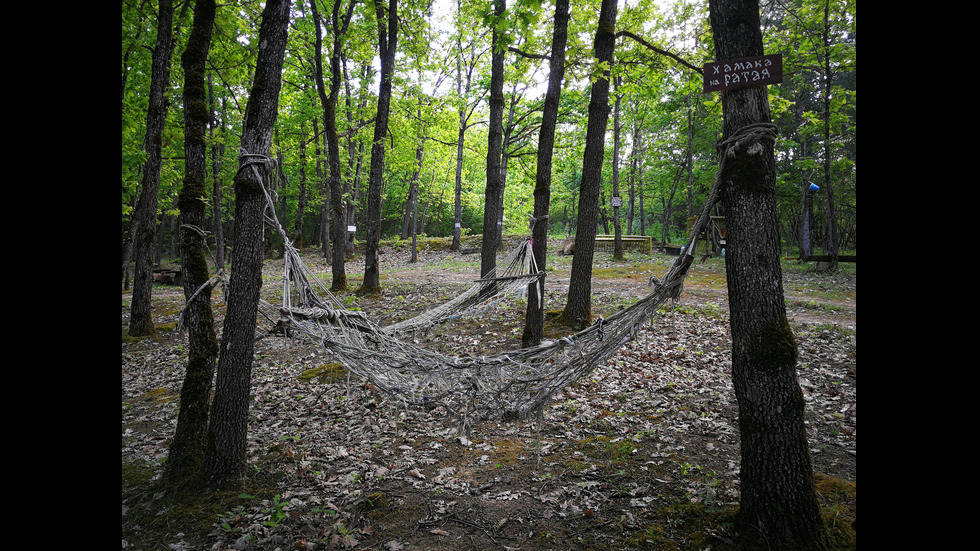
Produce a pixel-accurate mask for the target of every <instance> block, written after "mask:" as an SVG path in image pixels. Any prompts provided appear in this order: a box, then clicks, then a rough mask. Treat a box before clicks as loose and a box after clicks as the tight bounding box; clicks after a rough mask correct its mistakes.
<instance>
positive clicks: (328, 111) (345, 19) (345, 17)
mask: <svg viewBox="0 0 980 551" xmlns="http://www.w3.org/2000/svg"><path fill="white" fill-rule="evenodd" d="M340 4H341V2H340V1H339V0H337V1H335V2H334V5H333V14H332V16H331V18H330V28H331V34H332V35H333V49H332V51H331V54H330V74H331V80H330V95H329V97H328V96H327V93H326V89H325V86H324V79H323V62H322V61H321V57H322V56H321V55H320V51H321V50H322V39H321V37H320V13H319V11H318V10H317V7H316V1H315V0H310V8H311V9H312V11H313V20H314V22H315V24H316V87H317V92H318V94H319V95H320V103H321V105H322V106H323V127H324V133H325V138H324V140H325V141H326V148H327V160H328V163H329V165H330V175H329V178H328V186H327V187H328V188H329V190H330V208H331V210H332V211H333V217H332V221H333V229H332V231H331V232H330V234H331V237H332V238H333V250H332V252H331V254H330V262H331V266H330V271H331V273H332V282H331V285H330V290H331V291H333V292H337V291H343V290H346V289H347V271H346V266H345V263H344V261H345V259H346V256H347V255H346V254H345V253H344V250H345V249H346V247H347V232H346V228H345V227H344V226H345V225H346V223H347V217H346V215H345V213H344V210H345V209H344V200H343V190H342V189H341V186H342V183H341V175H340V136H338V134H337V100H338V98H339V97H340V85H341V71H340V53H341V47H342V41H341V38H342V37H343V35H344V34H346V32H347V27H348V25H349V24H350V20H351V16H352V15H353V13H354V6H355V4H356V3H355V2H351V3H350V4H348V7H347V11H346V13H343V14H341V12H340ZM324 222H326V220H324Z"/></svg>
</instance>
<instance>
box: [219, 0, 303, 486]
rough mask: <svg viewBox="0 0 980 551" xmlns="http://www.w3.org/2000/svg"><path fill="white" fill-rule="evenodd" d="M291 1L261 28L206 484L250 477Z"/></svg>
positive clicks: (278, 2)
mask: <svg viewBox="0 0 980 551" xmlns="http://www.w3.org/2000/svg"><path fill="white" fill-rule="evenodd" d="M290 3H291V2H289V0H268V1H267V2H266V5H265V9H264V10H263V12H262V25H261V27H260V28H259V51H258V57H257V59H256V65H255V74H254V78H253V82H252V90H251V93H250V95H249V100H248V105H247V106H246V108H245V120H244V125H243V132H242V141H241V148H242V150H243V153H242V154H241V155H240V156H239V168H238V173H237V174H236V175H235V254H234V256H233V257H232V266H231V278H230V281H229V291H228V309H227V313H226V315H225V321H224V325H223V330H222V334H221V351H220V356H219V358H218V376H217V380H216V384H215V393H214V405H213V407H212V410H211V420H210V425H209V428H208V440H207V450H206V454H205V476H206V479H205V480H206V485H207V487H208V488H210V489H214V490H233V489H238V488H240V487H241V484H242V482H243V479H244V475H245V466H246V463H245V460H246V453H245V452H246V444H247V434H248V404H249V390H250V383H251V376H252V358H253V353H254V349H253V343H254V340H255V324H256V315H257V311H258V302H259V289H260V288H261V287H262V234H263V222H264V214H265V209H266V208H267V206H268V203H267V201H266V192H267V189H266V187H267V186H268V185H269V179H270V178H271V177H272V175H273V170H272V169H271V167H270V163H269V160H268V158H267V156H268V154H269V148H270V146H271V144H272V132H273V128H274V126H275V122H276V116H277V114H278V111H279V91H280V88H281V86H282V79H281V75H282V66H283V57H284V54H285V49H286V34H287V30H288V26H289V7H290Z"/></svg>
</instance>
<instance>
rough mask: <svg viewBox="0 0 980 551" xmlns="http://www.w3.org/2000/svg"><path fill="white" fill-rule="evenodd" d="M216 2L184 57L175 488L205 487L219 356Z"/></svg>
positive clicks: (207, 1)
mask: <svg viewBox="0 0 980 551" xmlns="http://www.w3.org/2000/svg"><path fill="white" fill-rule="evenodd" d="M214 16H215V0H197V2H196V3H195V5H194V24H193V27H192V29H191V35H190V38H189V39H188V41H187V48H186V49H185V50H184V54H183V56H182V57H181V64H182V66H183V69H184V157H185V160H184V184H183V186H182V187H181V190H180V194H179V196H178V197H177V205H178V207H179V208H180V249H181V250H180V257H181V261H182V263H183V285H184V297H185V298H186V300H187V306H186V310H185V312H184V324H185V325H186V327H187V331H188V358H187V371H186V372H185V373H184V383H183V386H182V387H181V390H180V414H179V415H178V417H177V428H176V430H175V431H174V438H173V443H171V445H170V454H169V456H168V457H167V463H166V469H165V470H164V484H165V485H166V486H167V487H169V488H170V489H172V490H177V491H182V490H185V489H191V488H200V487H201V485H200V484H199V482H201V480H202V475H203V466H204V444H205V441H206V436H207V427H208V407H209V405H210V397H211V379H212V377H213V376H214V366H215V361H216V359H217V356H218V342H217V338H216V337H215V329H214V314H213V313H212V311H211V285H210V283H209V281H208V280H209V279H210V274H209V273H208V259H207V255H206V254H205V247H204V246H205V243H204V238H205V234H204V231H203V228H204V226H205V223H206V221H207V208H206V203H205V201H206V198H207V182H206V173H207V170H206V166H207V151H206V150H207V146H206V143H205V133H206V130H207V125H208V121H209V120H210V114H209V113H208V94H207V88H206V84H205V62H206V61H207V57H208V50H209V48H210V45H211V35H212V28H213V26H214Z"/></svg>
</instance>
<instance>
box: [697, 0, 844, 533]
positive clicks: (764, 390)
mask: <svg viewBox="0 0 980 551" xmlns="http://www.w3.org/2000/svg"><path fill="white" fill-rule="evenodd" d="M709 6H710V18H711V26H712V29H713V31H714V37H715V51H716V52H717V56H718V59H719V60H731V59H738V58H743V57H750V56H758V55H762V54H763V46H762V33H761V30H760V22H759V3H758V0H710V3H709ZM722 110H723V113H724V137H725V140H726V142H723V143H722V146H721V147H719V150H720V151H719V153H720V154H721V155H722V159H723V161H722V165H721V174H720V175H719V178H720V181H721V182H722V186H723V187H722V191H721V200H722V203H723V205H724V208H725V216H726V222H727V225H728V232H727V233H728V254H727V262H726V265H727V277H728V297H729V309H730V312H731V334H732V380H733V382H734V387H735V396H736V398H737V400H738V404H739V431H740V438H741V456H742V457H741V474H740V482H741V503H740V508H739V521H740V523H739V548H740V549H767V550H822V549H825V548H826V544H825V539H824V532H823V524H822V521H821V518H820V509H819V506H818V503H817V500H816V493H815V491H814V486H813V470H812V466H811V463H810V454H809V451H808V448H807V439H806V432H805V427H804V423H803V414H804V408H805V403H804V400H803V393H802V391H801V390H800V386H799V383H798V382H797V379H796V360H797V349H796V341H795V339H794V337H793V333H792V330H791V329H790V327H789V322H788V320H787V318H786V309H785V302H784V296H783V288H782V271H781V268H780V264H779V228H778V218H777V213H776V193H775V168H774V167H775V161H774V155H773V146H774V143H775V130H774V127H772V126H771V124H770V119H771V115H770V111H769V100H768V96H767V90H766V88H765V86H755V87H749V88H742V89H735V90H728V91H725V92H722ZM752 125H757V126H756V127H755V128H768V129H770V132H771V136H769V137H763V138H756V137H754V135H751V134H747V130H749V129H750V128H752ZM733 138H736V139H738V140H739V142H737V143H736V142H733V141H729V140H732V139H733Z"/></svg>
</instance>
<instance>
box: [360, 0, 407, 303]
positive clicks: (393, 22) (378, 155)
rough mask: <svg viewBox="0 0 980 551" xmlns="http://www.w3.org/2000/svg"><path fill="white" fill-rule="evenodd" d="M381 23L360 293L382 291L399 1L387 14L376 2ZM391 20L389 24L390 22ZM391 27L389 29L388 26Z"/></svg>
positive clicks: (390, 5)
mask: <svg viewBox="0 0 980 551" xmlns="http://www.w3.org/2000/svg"><path fill="white" fill-rule="evenodd" d="M375 14H376V16H377V23H378V40H379V44H378V49H379V53H380V54H381V85H380V88H379V90H378V114H377V116H376V118H375V120H374V141H373V142H372V145H371V172H370V176H369V181H368V217H367V218H368V219H367V243H366V245H365V248H364V281H363V282H362V283H361V287H360V289H358V293H359V294H375V293H378V292H380V291H381V259H380V258H379V254H380V245H381V180H382V178H384V164H385V144H384V141H385V136H386V135H387V130H388V118H389V115H390V114H391V80H392V77H393V76H394V73H395V52H396V51H397V48H398V0H388V9H387V16H386V14H385V7H384V4H383V3H382V2H380V1H378V2H376V3H375ZM386 23H387V25H386ZM386 26H387V29H386Z"/></svg>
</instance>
